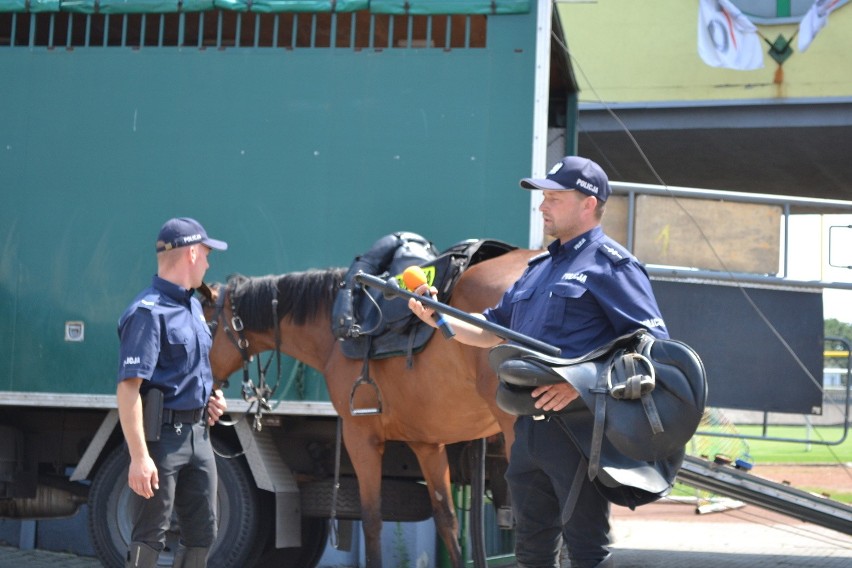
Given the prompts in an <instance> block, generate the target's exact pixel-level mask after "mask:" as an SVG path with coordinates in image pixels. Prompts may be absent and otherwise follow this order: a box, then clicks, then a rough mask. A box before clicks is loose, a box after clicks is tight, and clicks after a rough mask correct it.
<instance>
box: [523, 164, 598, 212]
mask: <svg viewBox="0 0 852 568" xmlns="http://www.w3.org/2000/svg"><path fill="white" fill-rule="evenodd" d="M521 187H522V188H524V189H549V190H551V191H573V190H577V191H580V192H582V193H585V194H586V195H591V196H592V197H597V198H598V199H600V200H601V201H606V200H607V198H608V197H609V196H610V194H611V193H612V189H611V188H610V187H609V178H607V177H606V174H605V173H604V171H603V170H602V169H601V167H600V166H599V165H597V164H596V163H595V162H593V161H591V160H589V159H588V158H581V157H579V156H565V157H564V158H562V160H561V161H559V162H557V164H556V165H555V166H553V167H552V168H550V171H549V172H547V177H546V178H545V179H533V178H524V179H522V180H521Z"/></svg>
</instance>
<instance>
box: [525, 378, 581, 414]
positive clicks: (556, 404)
mask: <svg viewBox="0 0 852 568" xmlns="http://www.w3.org/2000/svg"><path fill="white" fill-rule="evenodd" d="M531 394H532V396H533V398H536V399H538V400H536V401H535V407H536V408H540V409H542V410H547V411H551V410H552V411H554V412H559V411H560V410H562V409H563V408H565V407H566V406H568V405H569V404H571V402H572V401H574V400H576V398H577V397H578V396H580V393H578V392H577V390H576V389H575V388H574V387H572V386H571V385H570V384H568V383H558V384H555V385H543V386H540V387H536V388H535V389H533V391H532V393H531Z"/></svg>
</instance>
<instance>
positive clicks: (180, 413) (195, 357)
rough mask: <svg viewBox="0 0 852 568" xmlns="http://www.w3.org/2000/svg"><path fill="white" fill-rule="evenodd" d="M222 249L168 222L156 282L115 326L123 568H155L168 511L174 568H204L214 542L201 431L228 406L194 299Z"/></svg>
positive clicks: (210, 468) (189, 222) (194, 224)
mask: <svg viewBox="0 0 852 568" xmlns="http://www.w3.org/2000/svg"><path fill="white" fill-rule="evenodd" d="M227 248H228V245H227V243H225V242H222V241H219V240H216V239H211V238H209V237H208V236H207V232H206V231H205V230H204V227H202V226H201V225H200V224H199V223H198V221H195V220H194V219H190V218H176V219H170V220H168V221H166V223H165V224H164V225H163V227H162V229H161V230H160V233H159V235H158V237H157V245H156V249H157V274H156V275H155V276H154V278H153V281H152V282H151V286H149V287H148V288H146V289H145V290H143V291H142V292H141V293H140V294H139V295H138V296H136V298H135V299H134V300H133V301H132V302H131V303H130V305H129V306H128V308H127V309H126V310H125V311H124V313H123V314H122V316H121V318H120V319H119V322H118V335H119V338H120V341H121V347H120V359H119V370H118V387H117V389H116V396H117V399H118V413H119V419H120V421H121V429H122V431H123V432H124V438H125V440H126V442H127V447H128V449H129V451H130V470H129V472H128V476H127V482H128V485H129V486H130V489H132V490H133V495H132V497H131V501H130V511H129V513H130V515H131V522H132V525H133V532H132V535H131V543H130V547H129V550H128V553H127V562H126V566H133V567H152V566H156V565H157V559H158V557H159V554H160V551H161V550H162V549H163V547H164V545H165V534H166V531H167V530H168V528H169V524H170V521H171V516H172V509H173V508H174V510H175V511H176V513H177V515H178V520H179V522H180V528H181V542H180V546H179V548H178V550H177V552H176V553H175V561H174V566H182V567H185V568H198V567H204V566H206V564H207V554H208V551H209V549H210V546H211V545H212V544H213V541H214V540H215V538H216V530H217V522H216V484H217V478H216V462H215V458H214V455H213V447H212V445H211V443H210V432H209V429H208V426H210V425H213V424H215V423H216V421H217V420H218V419H219V418H220V417H221V416H222V414H223V413H224V412H225V410H226V404H225V399H224V396H223V395H222V391H220V390H214V388H213V374H212V372H211V370H210V359H209V354H210V347H211V344H212V338H211V336H210V331H209V329H208V327H207V324H206V322H205V320H204V315H203V314H202V311H201V304H200V303H199V301H198V299H196V298H195V297H193V292H194V289H195V288H197V287H199V286H201V284H202V281H203V278H204V274H205V272H206V271H207V268H208V267H209V265H208V263H207V255H208V254H209V252H210V250H211V249H216V250H226V249H227ZM152 389H156V390H157V391H159V392H157V393H151V391H152ZM160 393H161V394H162V397H161V398H160V397H159V396H149V394H155V395H159V394H160ZM143 399H144V401H145V409H144V411H143ZM158 399H159V400H158ZM143 412H144V415H143ZM143 416H144V418H150V417H151V416H154V419H155V420H156V422H157V423H156V425H154V426H151V424H150V422H146V423H145V424H146V425H147V426H148V431H147V432H146V431H145V428H144V427H143Z"/></svg>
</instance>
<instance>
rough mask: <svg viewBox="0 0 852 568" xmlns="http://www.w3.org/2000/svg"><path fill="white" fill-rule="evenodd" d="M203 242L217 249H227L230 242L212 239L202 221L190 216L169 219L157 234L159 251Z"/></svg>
mask: <svg viewBox="0 0 852 568" xmlns="http://www.w3.org/2000/svg"><path fill="white" fill-rule="evenodd" d="M197 243H201V244H203V245H205V246H208V247H210V248H212V249H216V250H227V249H228V243H226V242H224V241H219V240H216V239H211V238H210V237H208V236H207V231H205V230H204V227H202V226H201V223H199V222H198V221H196V220H195V219H190V218H189V217H177V218H175V219H169V220H168V221H166V222H165V224H163V228H162V229H160V234H159V235H157V252H162V251H164V250H171V249H175V248H178V247H186V246H189V245H194V244H197Z"/></svg>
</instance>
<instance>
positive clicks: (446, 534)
mask: <svg viewBox="0 0 852 568" xmlns="http://www.w3.org/2000/svg"><path fill="white" fill-rule="evenodd" d="M408 445H409V446H410V447H411V449H412V450H413V451H414V455H416V456H417V461H418V463H419V464H420V470H421V472H422V473H423V479H425V480H426V487H428V489H429V498H430V499H431V501H432V516H433V517H434V519H435V529H436V530H437V531H438V536H440V537H441V540H443V541H444V544H445V545H446V547H447V551H448V552H449V554H450V563H451V564H452V566H453V568H460V567H461V566H463V563H462V558H461V546H459V539H458V535H459V525H458V520H457V519H456V511H455V506H454V505H453V496H452V494H451V490H450V464H449V463H448V462H447V451H446V448H445V447H444V444H431V443H425V442H423V443H421V442H408Z"/></svg>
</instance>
